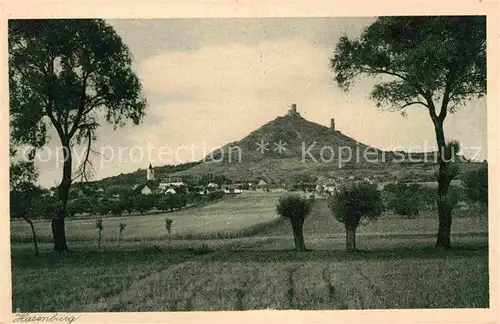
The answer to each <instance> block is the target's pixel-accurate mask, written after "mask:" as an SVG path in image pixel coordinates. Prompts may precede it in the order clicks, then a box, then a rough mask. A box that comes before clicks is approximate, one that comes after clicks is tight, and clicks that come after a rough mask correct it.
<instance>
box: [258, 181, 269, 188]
mask: <svg viewBox="0 0 500 324" xmlns="http://www.w3.org/2000/svg"><path fill="white" fill-rule="evenodd" d="M257 186H259V187H265V186H267V182H266V181H264V180H263V179H260V180H259V182H257Z"/></svg>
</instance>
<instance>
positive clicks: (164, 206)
mask: <svg viewBox="0 0 500 324" xmlns="http://www.w3.org/2000/svg"><path fill="white" fill-rule="evenodd" d="M168 195H170V194H166V195H165V196H164V197H161V198H160V199H159V200H158V206H157V207H158V209H159V210H161V211H168V210H169V209H170V208H171V207H170V200H169V197H168Z"/></svg>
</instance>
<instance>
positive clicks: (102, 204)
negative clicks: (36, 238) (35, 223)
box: [28, 191, 224, 219]
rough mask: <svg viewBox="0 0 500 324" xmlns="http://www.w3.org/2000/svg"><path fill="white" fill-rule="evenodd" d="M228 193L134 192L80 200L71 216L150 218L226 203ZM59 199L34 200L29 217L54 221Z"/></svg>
mask: <svg viewBox="0 0 500 324" xmlns="http://www.w3.org/2000/svg"><path fill="white" fill-rule="evenodd" d="M223 196H224V192H221V191H213V192H209V193H207V194H206V195H200V194H198V193H196V192H186V191H180V192H179V193H175V194H174V193H165V194H150V195H143V194H141V193H136V192H130V193H122V194H121V195H119V197H116V196H84V195H82V196H79V197H77V198H74V199H72V200H70V201H69V202H68V211H69V214H70V216H72V217H73V216H75V215H84V214H85V215H101V216H107V215H113V216H122V215H125V214H127V215H131V214H132V213H134V212H136V213H139V214H146V213H148V212H150V211H175V210H181V209H182V208H184V207H186V206H187V205H188V204H195V205H198V204H204V203H210V202H215V201H217V200H220V199H222V198H223ZM59 203H60V202H59V199H58V198H57V197H56V196H50V195H40V196H37V197H34V198H33V200H32V207H31V209H30V210H29V215H28V216H29V217H30V218H33V219H37V218H52V217H53V216H54V214H55V213H56V212H57V210H58V206H59Z"/></svg>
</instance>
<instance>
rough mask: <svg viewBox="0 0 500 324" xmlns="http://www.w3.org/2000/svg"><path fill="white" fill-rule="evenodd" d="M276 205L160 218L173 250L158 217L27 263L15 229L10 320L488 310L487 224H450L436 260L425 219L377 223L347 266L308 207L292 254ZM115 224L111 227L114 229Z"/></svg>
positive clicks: (361, 235) (319, 207)
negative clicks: (121, 314)
mask: <svg viewBox="0 0 500 324" xmlns="http://www.w3.org/2000/svg"><path fill="white" fill-rule="evenodd" d="M276 199H277V195H276V194H271V195H268V194H264V193H254V194H253V195H251V194H248V195H243V196H240V197H235V198H230V199H228V200H224V201H222V202H220V203H217V204H214V205H209V206H204V207H202V208H199V209H188V210H185V211H181V212H180V213H178V214H176V213H171V214H168V217H170V218H172V219H174V229H175V228H177V229H176V230H177V232H175V235H177V236H176V238H175V239H173V240H172V241H171V243H167V240H165V239H164V236H163V235H164V233H162V230H164V227H163V226H164V223H163V218H164V217H163V215H160V216H158V215H150V216H135V217H134V218H133V219H130V220H127V221H126V222H127V224H136V227H133V226H132V225H129V226H130V227H131V228H129V227H127V229H126V233H127V231H129V230H130V231H129V232H128V234H127V236H126V239H127V241H126V242H124V244H123V245H122V246H121V247H118V246H117V245H116V244H108V245H107V246H105V247H106V248H105V249H104V250H103V251H101V252H97V251H96V247H95V244H94V242H93V240H95V235H96V230H95V228H94V224H93V222H91V223H90V224H89V225H87V226H88V227H85V226H82V225H80V226H76V225H72V226H74V227H69V224H70V223H71V222H68V234H69V235H71V236H70V237H71V239H72V241H71V242H72V244H71V246H72V247H73V249H74V250H73V252H72V253H71V254H69V255H56V254H54V253H53V252H52V251H51V250H50V249H51V245H50V243H42V244H41V249H42V255H41V256H40V257H39V258H34V257H33V256H32V251H31V246H30V244H29V240H28V239H29V232H20V230H19V228H20V227H21V224H18V226H19V228H15V227H14V228H13V229H12V233H13V235H17V236H15V237H16V238H17V239H18V241H17V242H14V243H13V244H12V278H13V279H12V280H13V310H17V309H19V310H21V311H23V312H35V311H39V312H42V311H43V312H48V311H90V312H96V311H186V310H246V309H268V308H271V309H373V308H377V309H384V308H385V309H386V308H457V307H472V308H474V307H480V308H484V307H488V305H489V295H488V294H489V289H488V285H489V280H488V245H487V242H488V227H487V219H486V218H484V217H477V216H474V215H468V216H467V215H466V216H461V217H455V219H454V222H453V235H452V244H453V248H452V249H450V250H437V249H435V248H434V247H433V244H434V240H435V230H436V228H437V221H436V219H435V218H436V217H435V216H433V215H432V214H430V213H429V214H424V215H422V216H421V218H417V219H412V220H407V219H401V218H400V217H397V216H394V215H389V214H387V215H383V216H382V218H381V219H379V220H378V221H376V222H373V223H368V224H364V225H363V226H361V227H360V228H359V230H358V238H357V244H358V248H359V251H358V252H356V253H349V254H346V253H345V252H344V244H345V241H344V240H345V238H344V229H343V227H342V224H340V223H337V222H336V221H335V220H334V219H333V218H332V216H331V215H330V214H329V211H328V209H327V206H326V202H325V201H324V200H317V201H316V202H315V205H314V207H313V211H312V213H311V215H310V217H309V218H308V219H307V220H306V223H305V228H304V232H305V240H306V246H307V247H308V248H309V249H310V251H307V252H303V253H296V252H294V251H292V249H293V239H292V237H291V231H290V225H289V224H288V223H287V222H286V221H284V220H281V219H277V218H276V215H275V212H274V204H275V203H276ZM239 217H242V218H244V219H240V218H239ZM107 220H108V219H106V221H107ZM139 220H140V221H139ZM113 221H115V222H116V226H115V227H118V226H117V224H118V223H119V222H120V219H117V220H113ZM121 221H123V220H121ZM134 221H137V223H133V222H134ZM75 222H81V220H78V221H76V220H75ZM109 222H110V223H111V220H110V221H109ZM227 222H230V224H227ZM113 224H114V223H113ZM109 226H110V227H111V225H109ZM176 226H177V227H176ZM49 228H50V227H49ZM141 229H142V231H141ZM71 230H75V231H77V233H71ZM110 230H111V228H110ZM105 231H106V223H105ZM217 233H218V234H217ZM23 235H24V236H26V238H24V239H20V238H23V237H24V236H23ZM44 235H48V234H44ZM108 235H110V236H109V237H108V241H111V240H112V235H113V234H108ZM144 237H146V239H144ZM138 238H141V239H138ZM23 242H24V243H23ZM55 274H57V275H55ZM117 274H119V275H117ZM40 295H43V296H44V297H43V298H40V297H39V296H40Z"/></svg>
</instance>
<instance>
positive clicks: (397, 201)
mask: <svg viewBox="0 0 500 324" xmlns="http://www.w3.org/2000/svg"><path fill="white" fill-rule="evenodd" d="M393 190H394V192H393V195H392V199H391V200H390V201H389V204H388V205H387V207H388V208H389V209H392V210H393V211H394V212H395V213H396V214H398V215H402V216H407V217H410V218H414V217H416V216H418V215H419V213H420V209H421V208H422V203H423V195H422V193H421V191H422V187H421V186H420V185H418V184H410V185H407V184H405V183H398V184H397V185H396V186H395V187H394V189H393Z"/></svg>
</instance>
